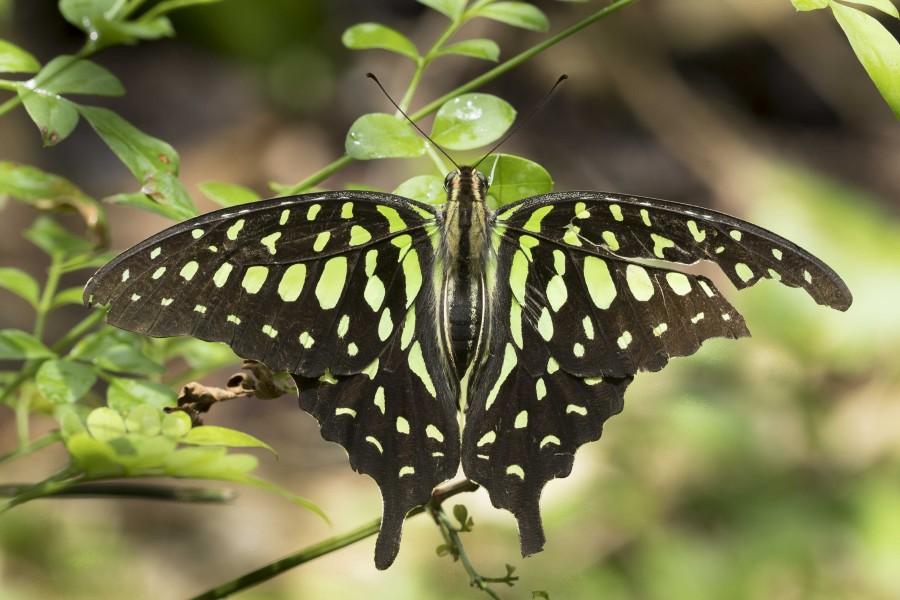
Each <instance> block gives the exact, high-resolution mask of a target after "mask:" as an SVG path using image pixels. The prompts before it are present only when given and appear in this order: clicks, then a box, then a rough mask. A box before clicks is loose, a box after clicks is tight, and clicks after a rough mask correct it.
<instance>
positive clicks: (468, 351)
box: [438, 167, 489, 378]
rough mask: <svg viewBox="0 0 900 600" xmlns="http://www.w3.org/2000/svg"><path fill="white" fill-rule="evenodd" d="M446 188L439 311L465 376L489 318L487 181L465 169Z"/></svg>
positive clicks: (450, 352) (448, 343)
mask: <svg viewBox="0 0 900 600" xmlns="http://www.w3.org/2000/svg"><path fill="white" fill-rule="evenodd" d="M445 189H446V190H447V203H446V205H445V206H444V210H443V213H442V217H443V231H442V233H443V235H442V237H441V244H442V246H443V247H442V249H441V250H442V255H443V258H444V261H443V263H444V268H443V273H442V275H443V277H442V281H441V287H440V289H441V297H440V300H439V302H438V310H439V313H440V318H441V324H442V341H443V344H444V348H445V351H446V353H447V355H448V356H450V357H451V358H452V362H453V366H454V368H455V370H456V373H457V375H458V376H459V377H460V378H462V377H463V375H464V374H465V371H466V369H467V368H468V366H469V364H470V363H471V362H472V359H473V358H474V357H475V356H476V355H477V354H478V351H479V348H480V345H481V344H480V342H481V341H482V340H481V337H482V336H481V334H482V332H483V331H484V327H483V323H484V321H485V319H486V317H487V314H486V309H487V307H486V304H485V293H486V292H485V290H486V286H485V279H484V277H485V272H484V265H485V264H486V260H487V258H488V257H487V250H488V248H489V243H488V217H489V213H488V209H487V205H486V203H485V201H484V199H485V193H486V192H487V179H486V178H485V177H484V175H482V174H481V173H479V172H478V171H475V170H474V169H472V168H471V167H462V168H461V169H460V170H459V171H454V172H452V173H450V174H449V175H448V176H447V179H446V181H445Z"/></svg>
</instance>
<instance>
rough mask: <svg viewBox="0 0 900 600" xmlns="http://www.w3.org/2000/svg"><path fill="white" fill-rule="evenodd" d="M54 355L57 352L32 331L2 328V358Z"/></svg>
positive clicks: (17, 358) (23, 358)
mask: <svg viewBox="0 0 900 600" xmlns="http://www.w3.org/2000/svg"><path fill="white" fill-rule="evenodd" d="M54 357H56V354H54V352H53V351H52V350H50V348H48V347H47V346H45V345H44V344H42V343H41V341H40V340H39V339H37V338H36V337H34V336H33V335H31V334H30V333H26V332H24V331H21V330H19V329H0V360H31V359H33V358H54Z"/></svg>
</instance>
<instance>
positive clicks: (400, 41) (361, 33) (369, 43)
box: [341, 23, 420, 62]
mask: <svg viewBox="0 0 900 600" xmlns="http://www.w3.org/2000/svg"><path fill="white" fill-rule="evenodd" d="M341 42H343V44H344V46H346V47H347V48H350V49H351V50H368V49H370V48H381V49H382V50H390V51H391V52H396V53H397V54H402V55H403V56H406V57H409V58H411V59H412V60H414V61H416V62H418V60H419V58H420V57H419V51H418V50H417V49H416V46H415V44H413V43H412V42H411V41H410V39H409V38H408V37H406V36H405V35H403V34H402V33H400V32H399V31H396V30H394V29H391V28H390V27H387V26H385V25H380V24H378V23H359V24H358V25H354V26H352V27H350V28H349V29H347V30H346V31H345V32H344V35H342V36H341Z"/></svg>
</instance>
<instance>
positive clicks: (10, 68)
mask: <svg viewBox="0 0 900 600" xmlns="http://www.w3.org/2000/svg"><path fill="white" fill-rule="evenodd" d="M40 68H41V63H39V62H38V60H37V59H36V58H35V57H33V56H32V55H31V54H29V53H28V52H26V51H25V50H23V49H21V48H19V47H18V46H16V45H15V44H11V43H9V42H7V41H6V40H0V73H34V72H35V71H38V70H40Z"/></svg>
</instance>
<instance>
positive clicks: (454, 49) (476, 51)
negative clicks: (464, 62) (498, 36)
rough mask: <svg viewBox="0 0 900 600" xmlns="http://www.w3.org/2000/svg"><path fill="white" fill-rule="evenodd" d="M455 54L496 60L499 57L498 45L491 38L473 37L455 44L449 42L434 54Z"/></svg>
mask: <svg viewBox="0 0 900 600" xmlns="http://www.w3.org/2000/svg"><path fill="white" fill-rule="evenodd" d="M451 54H456V55H459V56H471V57H472V58H481V59H484V60H490V61H493V62H497V61H498V60H499V59H500V46H498V45H497V42H495V41H493V40H485V39H475V40H465V41H463V42H458V43H456V44H451V45H449V46H447V47H445V48H441V49H440V50H439V51H438V52H437V54H436V56H448V55H451Z"/></svg>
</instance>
